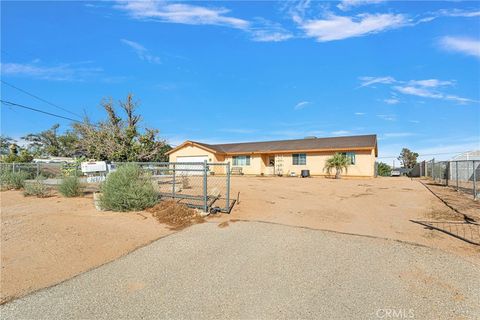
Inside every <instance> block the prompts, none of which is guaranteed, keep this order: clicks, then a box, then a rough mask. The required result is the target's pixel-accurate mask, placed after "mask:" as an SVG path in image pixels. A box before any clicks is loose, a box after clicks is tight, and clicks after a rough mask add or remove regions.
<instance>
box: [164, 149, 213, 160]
mask: <svg viewBox="0 0 480 320" xmlns="http://www.w3.org/2000/svg"><path fill="white" fill-rule="evenodd" d="M193 156H208V161H209V162H219V160H218V159H217V157H216V156H215V154H213V153H212V152H209V151H207V150H204V149H201V148H199V147H196V146H185V147H183V148H181V149H179V150H176V151H175V152H172V153H171V154H170V155H169V156H168V160H169V161H170V162H177V157H193Z"/></svg>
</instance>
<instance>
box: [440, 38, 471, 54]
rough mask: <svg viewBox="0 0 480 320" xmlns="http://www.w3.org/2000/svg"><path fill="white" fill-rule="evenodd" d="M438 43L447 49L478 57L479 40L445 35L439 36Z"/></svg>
mask: <svg viewBox="0 0 480 320" xmlns="http://www.w3.org/2000/svg"><path fill="white" fill-rule="evenodd" d="M439 44H440V46H441V47H442V48H443V49H445V50H447V51H454V52H460V53H463V54H466V55H470V56H474V57H476V58H480V40H476V39H470V38H463V37H449V36H447V37H443V38H441V39H440V41H439Z"/></svg>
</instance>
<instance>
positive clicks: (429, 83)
mask: <svg viewBox="0 0 480 320" xmlns="http://www.w3.org/2000/svg"><path fill="white" fill-rule="evenodd" d="M408 83H409V84H411V85H418V86H421V87H430V88H436V87H441V86H451V85H453V84H455V81H442V80H438V79H427V80H410V81H409V82H408Z"/></svg>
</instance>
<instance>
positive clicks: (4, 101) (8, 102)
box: [0, 100, 82, 123]
mask: <svg viewBox="0 0 480 320" xmlns="http://www.w3.org/2000/svg"><path fill="white" fill-rule="evenodd" d="M0 102H2V103H3V104H4V105H6V106H14V107H19V108H24V109H27V110H31V111H35V112H39V113H43V114H46V115H49V116H52V117H57V118H61V119H65V120H69V121H73V122H78V123H82V122H81V121H78V120H76V119H72V118H69V117H64V116H61V115H58V114H55V113H51V112H47V111H43V110H40V109H37V108H32V107H28V106H25V105H23V104H18V103H14V102H11V101H6V100H0Z"/></svg>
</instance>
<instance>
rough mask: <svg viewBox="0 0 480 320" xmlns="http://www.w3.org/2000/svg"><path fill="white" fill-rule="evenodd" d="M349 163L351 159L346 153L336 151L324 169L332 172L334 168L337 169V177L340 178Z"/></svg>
mask: <svg viewBox="0 0 480 320" xmlns="http://www.w3.org/2000/svg"><path fill="white" fill-rule="evenodd" d="M349 165H350V160H349V159H348V158H347V157H346V156H345V155H343V154H341V153H335V154H334V155H333V156H332V157H331V158H329V159H327V161H326V162H325V167H324V170H325V171H327V173H328V174H330V173H331V172H332V170H333V169H335V179H340V175H341V173H342V171H343V169H345V172H347V170H348V166H349Z"/></svg>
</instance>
